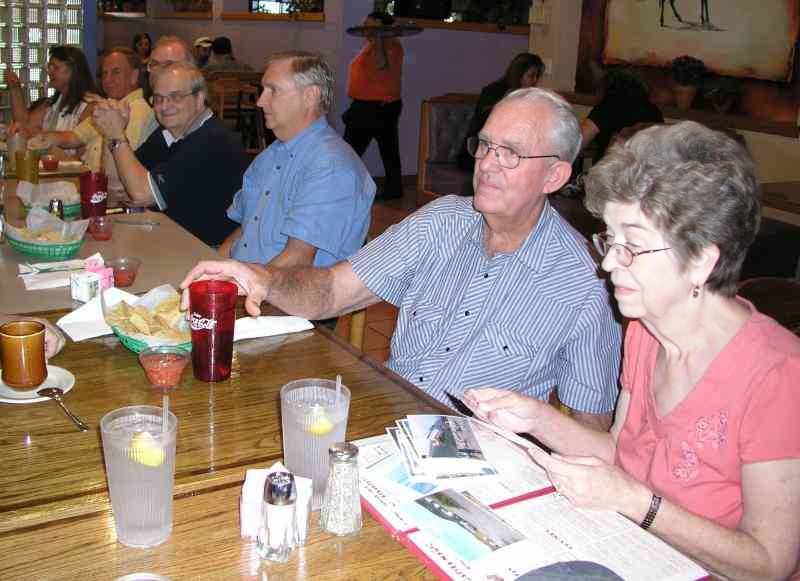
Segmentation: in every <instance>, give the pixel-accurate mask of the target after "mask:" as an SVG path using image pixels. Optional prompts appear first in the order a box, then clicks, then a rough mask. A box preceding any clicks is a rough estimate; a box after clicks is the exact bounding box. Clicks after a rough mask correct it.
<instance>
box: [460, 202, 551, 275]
mask: <svg viewBox="0 0 800 581" xmlns="http://www.w3.org/2000/svg"><path fill="white" fill-rule="evenodd" d="M475 214H476V219H475V224H474V226H473V227H472V230H471V231H470V234H469V239H470V240H471V241H472V242H473V243H474V244H476V245H478V246H480V248H481V249H483V228H484V222H483V215H482V214H481V213H480V212H475ZM552 224H553V212H552V211H551V208H550V202H548V201H547V199H545V202H544V208H542V214H541V216H539V220H538V221H537V222H536V225H535V226H534V227H533V230H531V232H530V234H528V236H527V237H526V238H525V241H524V242H523V243H522V245H521V246H520V247H519V248H517V249H516V250H515V251H514V252H512V253H511V256H512V257H514V258H516V259H517V260H519V261H520V262H522V264H524V265H525V266H527V267H528V268H530V269H531V270H533V271H534V272H538V271H539V269H541V267H542V264H543V263H544V259H545V257H546V255H547V247H548V239H549V238H550V231H551V230H552Z"/></svg>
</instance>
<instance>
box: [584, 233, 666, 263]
mask: <svg viewBox="0 0 800 581" xmlns="http://www.w3.org/2000/svg"><path fill="white" fill-rule="evenodd" d="M613 239H614V237H613V236H612V235H611V234H607V233H603V234H592V242H594V247H595V248H596V249H597V252H599V253H600V256H605V255H606V254H608V252H609V250H611V249H612V248H613V249H614V258H615V259H616V260H617V263H618V264H619V265H620V266H630V265H631V264H633V259H634V258H636V257H637V256H639V255H640V254H651V253H653V252H662V251H664V250H669V248H657V249H655V250H640V251H638V252H634V251H633V250H631V249H630V248H628V247H627V246H625V245H624V244H620V243H619V242H611V240H613Z"/></svg>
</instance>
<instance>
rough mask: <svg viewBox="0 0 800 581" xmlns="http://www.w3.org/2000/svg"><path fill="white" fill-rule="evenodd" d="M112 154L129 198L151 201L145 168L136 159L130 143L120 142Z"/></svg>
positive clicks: (151, 195)
mask: <svg viewBox="0 0 800 581" xmlns="http://www.w3.org/2000/svg"><path fill="white" fill-rule="evenodd" d="M113 155H114V163H115V164H116V165H117V173H118V174H119V178H120V180H122V183H123V185H124V186H125V191H127V192H128V195H129V196H130V198H131V199H132V200H134V201H136V202H152V201H153V192H152V191H151V190H150V182H149V180H148V179H147V168H145V167H144V166H143V165H142V164H141V163H140V162H139V160H138V159H136V156H135V155H134V153H133V149H132V148H131V145H130V143H128V142H127V141H125V142H123V143H121V144H120V145H119V146H117V148H116V149H114V152H113Z"/></svg>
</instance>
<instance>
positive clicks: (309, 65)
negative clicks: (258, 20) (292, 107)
mask: <svg viewBox="0 0 800 581" xmlns="http://www.w3.org/2000/svg"><path fill="white" fill-rule="evenodd" d="M281 61H291V63H292V80H293V81H294V86H295V87H297V88H298V89H304V88H306V87H310V86H311V85H316V86H317V87H319V100H318V101H317V106H318V107H319V110H320V111H321V112H322V114H323V115H325V114H326V113H327V112H328V111H330V108H331V105H332V104H333V83H334V81H333V70H332V69H331V67H330V65H328V61H327V60H326V59H325V57H324V56H322V55H321V54H318V53H315V52H306V51H303V50H287V51H284V52H276V53H275V54H273V55H272V56H271V57H269V60H268V61H267V68H269V67H270V66H272V65H273V64H275V63H278V62H281Z"/></svg>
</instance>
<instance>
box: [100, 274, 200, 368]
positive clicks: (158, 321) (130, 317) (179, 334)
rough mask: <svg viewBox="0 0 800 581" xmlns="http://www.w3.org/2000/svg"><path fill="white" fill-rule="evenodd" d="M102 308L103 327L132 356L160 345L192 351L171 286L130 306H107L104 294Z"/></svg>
mask: <svg viewBox="0 0 800 581" xmlns="http://www.w3.org/2000/svg"><path fill="white" fill-rule="evenodd" d="M102 305H103V315H104V317H105V320H106V323H107V324H108V326H109V327H111V330H112V331H114V334H115V335H116V336H117V337H118V338H119V340H120V342H121V343H122V344H123V345H125V347H127V348H128V349H130V350H131V351H133V352H134V353H139V352H140V351H142V350H144V349H147V348H148V347H157V346H160V345H173V346H175V347H180V348H181V349H184V350H185V351H191V350H192V339H191V332H190V330H189V325H188V323H187V322H186V317H185V316H184V313H182V312H181V311H180V309H179V305H180V295H179V294H178V293H177V292H176V291H175V289H174V288H173V287H172V286H171V285H163V286H159V287H156V288H154V289H152V290H150V291H149V292H148V293H146V294H145V295H143V296H142V297H139V298H136V300H135V301H131V302H128V299H121V300H119V301H118V302H117V303H115V304H108V303H107V302H106V301H105V294H104V295H103V299H102Z"/></svg>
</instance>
